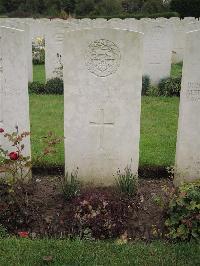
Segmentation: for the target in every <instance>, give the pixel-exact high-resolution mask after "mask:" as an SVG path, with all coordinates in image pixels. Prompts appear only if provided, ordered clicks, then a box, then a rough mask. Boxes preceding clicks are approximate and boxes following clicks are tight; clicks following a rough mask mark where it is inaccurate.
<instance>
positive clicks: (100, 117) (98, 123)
mask: <svg viewBox="0 0 200 266" xmlns="http://www.w3.org/2000/svg"><path fill="white" fill-rule="evenodd" d="M98 112H99V115H98V119H97V120H96V121H91V122H90V125H91V126H95V127H99V128H100V138H99V149H100V150H104V145H103V144H104V128H105V127H106V126H107V127H113V126H114V122H110V121H106V119H105V113H104V109H100V110H99V111H98Z"/></svg>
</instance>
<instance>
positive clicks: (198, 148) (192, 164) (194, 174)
mask: <svg viewBox="0 0 200 266" xmlns="http://www.w3.org/2000/svg"><path fill="white" fill-rule="evenodd" d="M199 70H200V31H193V32H190V33H187V34H186V49H185V55H184V64H183V80H182V90H181V98H180V110H179V127H178V138H177V148H176V171H175V184H176V185H179V184H180V183H181V182H182V181H192V180H195V179H199V178H200V75H199Z"/></svg>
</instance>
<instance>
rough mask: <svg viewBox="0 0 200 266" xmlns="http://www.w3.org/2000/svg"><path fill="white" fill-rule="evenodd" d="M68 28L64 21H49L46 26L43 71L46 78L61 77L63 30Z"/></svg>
mask: <svg viewBox="0 0 200 266" xmlns="http://www.w3.org/2000/svg"><path fill="white" fill-rule="evenodd" d="M68 28H69V23H66V22H54V21H53V22H51V23H49V25H48V26H47V27H46V35H45V37H46V39H45V71H46V79H51V78H55V77H59V78H62V75H63V71H62V65H63V63H62V57H63V40H64V32H65V30H66V29H68Z"/></svg>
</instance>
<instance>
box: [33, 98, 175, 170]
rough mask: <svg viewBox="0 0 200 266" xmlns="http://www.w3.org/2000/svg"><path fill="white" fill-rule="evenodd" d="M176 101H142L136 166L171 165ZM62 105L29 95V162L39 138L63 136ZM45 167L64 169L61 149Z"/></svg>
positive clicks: (173, 153)
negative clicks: (30, 151) (50, 135)
mask: <svg viewBox="0 0 200 266" xmlns="http://www.w3.org/2000/svg"><path fill="white" fill-rule="evenodd" d="M178 105H179V99H178V98H175V97H174V98H164V97H163V98H162V97H143V99H142V115H141V141H140V165H141V166H143V165H155V166H169V165H172V164H173V163H174V157H175V147H176V132H177V120H178ZM63 112H64V101H63V96H60V95H31V96H30V116H31V117H30V118H31V119H30V120H31V132H32V153H33V159H34V158H36V155H37V154H38V152H39V151H41V149H42V142H41V141H40V137H42V136H44V135H45V134H46V133H47V132H48V131H54V132H56V134H57V135H59V136H63V130H64V119H63V116H64V115H63ZM42 164H45V165H46V166H47V165H48V166H50V165H51V166H52V165H64V145H63V143H62V144H60V145H59V147H58V153H57V154H53V155H52V156H51V157H48V158H46V159H44V160H43V161H42Z"/></svg>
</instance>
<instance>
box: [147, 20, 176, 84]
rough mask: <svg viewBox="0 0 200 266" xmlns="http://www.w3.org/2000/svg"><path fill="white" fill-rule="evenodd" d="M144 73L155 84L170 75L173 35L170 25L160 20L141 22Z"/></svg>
mask: <svg viewBox="0 0 200 266" xmlns="http://www.w3.org/2000/svg"><path fill="white" fill-rule="evenodd" d="M142 32H143V33H144V75H147V76H149V77H150V79H151V84H152V85H157V84H158V83H159V81H160V80H161V79H163V78H167V77H169V76H170V72H171V58H172V44H173V38H172V37H173V35H172V29H171V25H170V24H169V23H162V22H143V25H142Z"/></svg>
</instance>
